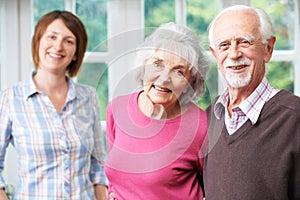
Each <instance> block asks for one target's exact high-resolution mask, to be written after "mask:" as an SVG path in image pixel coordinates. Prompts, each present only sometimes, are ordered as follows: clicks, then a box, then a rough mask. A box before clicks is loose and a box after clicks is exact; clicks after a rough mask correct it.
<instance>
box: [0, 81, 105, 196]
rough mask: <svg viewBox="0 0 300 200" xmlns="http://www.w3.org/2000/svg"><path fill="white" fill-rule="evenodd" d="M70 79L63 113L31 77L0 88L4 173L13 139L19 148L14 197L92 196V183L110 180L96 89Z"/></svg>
mask: <svg viewBox="0 0 300 200" xmlns="http://www.w3.org/2000/svg"><path fill="white" fill-rule="evenodd" d="M68 82H69V91H68V96H67V99H66V103H65V105H64V107H63V108H62V111H61V112H60V113H57V112H56V110H55V108H54V106H53V104H52V103H51V101H50V99H49V98H48V96H47V95H46V94H45V93H43V92H41V91H39V90H37V89H36V87H35V85H34V83H33V80H32V78H30V79H28V80H26V81H24V82H22V83H19V84H17V85H16V86H14V87H12V88H9V89H6V90H4V91H2V93H1V94H0V122H1V123H0V133H1V135H0V174H1V172H2V171H3V165H4V157H5V152H6V148H7V146H8V144H9V143H12V145H14V147H15V149H16V151H17V154H18V169H19V171H18V183H17V185H16V188H15V192H14V196H13V199H25V200H26V199H39V200H40V199H47V200H50V199H53V200H54V199H55V200H58V199H93V198H94V184H107V179H106V176H105V174H104V171H103V164H104V163H103V159H104V148H103V136H102V133H101V127H100V119H99V107H98V100H97V97H96V93H95V90H94V89H93V88H90V87H88V86H83V85H80V84H75V83H74V82H73V81H71V80H69V81H68ZM0 187H5V182H4V180H3V178H2V176H1V177H0Z"/></svg>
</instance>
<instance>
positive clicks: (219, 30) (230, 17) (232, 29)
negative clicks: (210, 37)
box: [212, 10, 260, 42]
mask: <svg viewBox="0 0 300 200" xmlns="http://www.w3.org/2000/svg"><path fill="white" fill-rule="evenodd" d="M259 27H260V22H259V17H258V15H257V14H256V13H255V12H254V11H252V10H242V11H228V12H226V13H223V14H222V15H220V16H219V18H218V19H217V20H216V21H215V25H214V29H213V30H212V31H213V34H214V42H216V41H221V40H233V39H235V38H243V37H253V38H258V37H259V35H260V32H259Z"/></svg>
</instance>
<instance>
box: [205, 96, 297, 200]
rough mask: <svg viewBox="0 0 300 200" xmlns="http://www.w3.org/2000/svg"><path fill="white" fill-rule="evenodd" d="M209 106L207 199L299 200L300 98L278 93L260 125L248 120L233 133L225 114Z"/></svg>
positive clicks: (270, 103)
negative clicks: (229, 128)
mask: <svg viewBox="0 0 300 200" xmlns="http://www.w3.org/2000/svg"><path fill="white" fill-rule="evenodd" d="M213 107H214V103H212V104H211V106H210V107H209V108H208V109H207V115H208V120H209V129H208V144H209V145H208V149H207V152H206V153H207V156H206V157H205V159H204V188H205V195H206V200H220V199H222V200H240V199H243V200H254V199H264V200H271V199H272V200H274V199H278V200H285V199H286V200H287V199H300V98H299V97H297V96H295V95H293V94H292V93H290V92H287V91H284V90H282V91H280V92H278V93H277V94H276V95H275V96H274V97H273V98H271V99H270V100H269V101H268V102H266V104H265V105H264V107H263V109H262V112H261V115H260V117H259V119H258V121H257V123H256V124H254V125H252V123H251V122H250V120H248V121H247V122H246V123H245V124H243V126H241V127H240V128H239V129H238V130H237V131H236V133H234V134H233V135H229V134H228V132H227V130H226V127H225V124H224V112H223V114H222V116H221V118H220V119H219V120H218V119H217V118H216V117H215V115H214V112H213V110H214V108H213Z"/></svg>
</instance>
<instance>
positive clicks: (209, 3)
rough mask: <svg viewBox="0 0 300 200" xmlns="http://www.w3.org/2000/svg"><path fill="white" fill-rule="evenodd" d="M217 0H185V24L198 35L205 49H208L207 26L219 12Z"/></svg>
mask: <svg viewBox="0 0 300 200" xmlns="http://www.w3.org/2000/svg"><path fill="white" fill-rule="evenodd" d="M218 2H219V1H218V0H187V1H186V12H187V16H186V17H187V20H186V21H187V26H188V27H189V28H191V29H192V30H193V31H195V33H196V34H197V35H198V38H199V41H200V43H201V45H202V47H203V48H204V49H205V50H209V42H208V32H207V28H208V26H209V24H210V22H211V21H212V19H213V18H214V16H216V15H217V13H218V12H219V3H218Z"/></svg>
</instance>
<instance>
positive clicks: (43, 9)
mask: <svg viewBox="0 0 300 200" xmlns="http://www.w3.org/2000/svg"><path fill="white" fill-rule="evenodd" d="M32 4H33V5H32V6H33V7H32V8H33V9H32V10H33V20H34V21H33V24H34V26H35V25H36V23H37V22H38V20H39V19H40V18H41V17H42V16H43V15H44V14H46V13H48V12H50V11H52V10H65V0H52V1H49V0H33V1H32Z"/></svg>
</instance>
